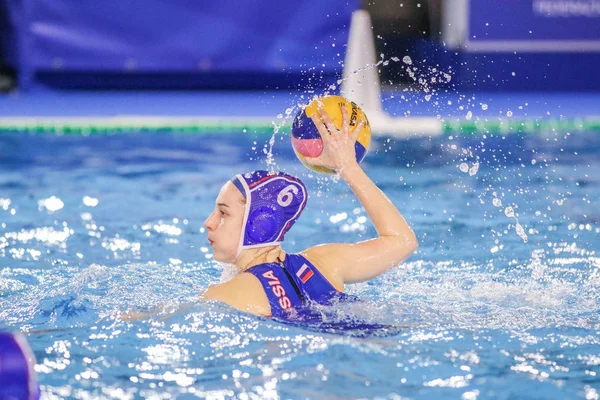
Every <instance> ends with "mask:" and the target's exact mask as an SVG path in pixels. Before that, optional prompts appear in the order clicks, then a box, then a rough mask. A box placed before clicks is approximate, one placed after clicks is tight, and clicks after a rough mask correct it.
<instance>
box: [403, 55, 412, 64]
mask: <svg viewBox="0 0 600 400" xmlns="http://www.w3.org/2000/svg"><path fill="white" fill-rule="evenodd" d="M402 62H404V64H407V65H412V59H411V58H410V57H409V56H404V58H402Z"/></svg>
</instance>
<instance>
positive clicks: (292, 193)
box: [231, 171, 308, 255]
mask: <svg viewBox="0 0 600 400" xmlns="http://www.w3.org/2000/svg"><path fill="white" fill-rule="evenodd" d="M231 182H232V183H233V184H234V185H235V186H236V187H237V188H238V190H239V191H240V192H241V193H242V195H244V197H245V198H246V209H245V214H244V222H243V225H242V235H241V238H240V244H239V246H238V252H237V255H239V254H240V252H241V251H242V250H243V249H248V248H255V247H265V246H272V245H277V244H280V243H281V242H282V241H283V236H284V235H285V233H286V232H287V231H288V230H289V229H290V228H291V227H292V225H294V223H295V222H296V220H297V219H298V217H299V216H300V213H302V210H304V207H305V206H306V200H307V199H308V194H307V192H306V187H305V186H304V184H303V183H302V181H301V180H300V179H298V178H295V177H293V176H290V175H288V174H285V173H283V172H273V173H270V172H267V171H254V172H248V173H246V174H243V175H241V174H238V175H236V176H235V177H233V179H231Z"/></svg>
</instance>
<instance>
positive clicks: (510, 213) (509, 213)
mask: <svg viewBox="0 0 600 400" xmlns="http://www.w3.org/2000/svg"><path fill="white" fill-rule="evenodd" d="M504 215H506V216H507V217H510V218H512V217H514V216H515V210H513V208H512V207H511V206H508V207H506V208H505V209H504Z"/></svg>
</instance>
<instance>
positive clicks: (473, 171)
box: [469, 162, 479, 176]
mask: <svg viewBox="0 0 600 400" xmlns="http://www.w3.org/2000/svg"><path fill="white" fill-rule="evenodd" d="M477 171H479V163H478V162H476V163H475V164H473V166H472V167H471V169H469V175H471V176H473V175H475V174H476V173H477Z"/></svg>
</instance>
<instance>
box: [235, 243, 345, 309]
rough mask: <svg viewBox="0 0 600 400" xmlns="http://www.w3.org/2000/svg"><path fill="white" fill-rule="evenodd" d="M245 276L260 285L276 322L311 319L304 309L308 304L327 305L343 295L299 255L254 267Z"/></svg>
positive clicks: (288, 255) (290, 255)
mask: <svg viewBox="0 0 600 400" xmlns="http://www.w3.org/2000/svg"><path fill="white" fill-rule="evenodd" d="M246 272H249V273H251V274H252V275H254V276H256V277H257V278H258V280H259V281H260V282H261V283H262V285H263V288H264V289H265V293H266V294H267V298H268V299H269V304H270V305H271V316H272V317H275V318H280V319H284V320H289V319H294V320H303V319H306V318H307V317H312V313H311V312H310V310H309V307H307V306H308V302H309V301H312V302H316V303H318V304H328V303H329V302H330V301H331V300H332V299H333V298H335V297H339V296H340V295H342V293H340V292H338V291H337V290H336V288H334V287H333V286H332V285H331V283H329V282H328V281H327V279H325V277H324V276H323V275H322V274H321V273H320V272H319V270H318V269H317V268H316V267H315V266H314V265H313V264H311V262H310V261H308V260H307V259H306V258H305V257H304V256H302V255H300V254H287V255H286V257H285V260H284V261H283V262H281V263H266V264H260V265H255V266H254V267H251V268H249V269H248V270H247V271H246Z"/></svg>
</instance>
